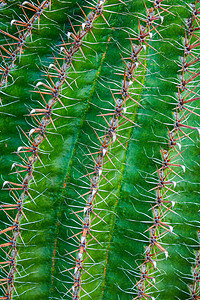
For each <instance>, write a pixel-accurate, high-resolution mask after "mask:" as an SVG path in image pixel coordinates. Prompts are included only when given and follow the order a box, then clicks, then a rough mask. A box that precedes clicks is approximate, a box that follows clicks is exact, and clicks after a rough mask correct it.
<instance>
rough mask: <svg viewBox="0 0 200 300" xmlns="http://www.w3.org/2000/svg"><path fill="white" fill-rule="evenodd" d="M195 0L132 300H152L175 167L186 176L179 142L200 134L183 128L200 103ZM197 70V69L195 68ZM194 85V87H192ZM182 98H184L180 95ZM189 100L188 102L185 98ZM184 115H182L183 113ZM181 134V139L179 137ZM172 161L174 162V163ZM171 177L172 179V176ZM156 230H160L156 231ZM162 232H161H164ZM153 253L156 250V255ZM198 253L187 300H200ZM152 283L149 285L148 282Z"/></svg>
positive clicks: (197, 11)
mask: <svg viewBox="0 0 200 300" xmlns="http://www.w3.org/2000/svg"><path fill="white" fill-rule="evenodd" d="M197 6H198V1H196V2H195V4H191V8H192V15H191V17H190V18H188V19H187V20H186V26H185V38H184V54H183V57H182V58H181V69H180V72H181V75H180V83H179V84H178V86H177V88H178V93H177V97H178V104H177V105H176V107H175V109H174V110H175V112H174V117H175V123H174V127H173V129H172V130H169V129H168V128H167V130H168V134H169V143H168V147H169V148H170V149H169V150H165V149H162V148H161V150H160V152H161V157H162V162H161V164H162V166H161V167H160V168H158V167H157V171H155V172H154V173H153V174H155V173H157V174H158V179H159V182H158V183H157V184H156V187H154V188H152V189H151V190H150V191H154V190H155V191H156V203H155V205H154V206H153V207H152V208H151V210H152V212H153V225H152V226H150V227H149V228H148V229H147V230H146V231H149V232H150V241H149V245H148V246H147V247H146V248H145V253H144V256H145V261H144V262H143V263H142V264H141V265H140V266H139V267H138V269H139V270H140V272H141V273H140V280H139V281H137V283H136V284H135V286H134V287H136V288H137V296H136V297H135V298H133V299H149V298H151V299H155V298H154V297H153V296H151V293H152V292H151V288H152V287H155V277H154V276H152V275H154V273H155V270H156V269H157V263H156V260H157V255H158V254H159V253H160V252H164V253H165V256H166V259H167V257H168V252H167V250H166V249H165V248H163V247H162V246H161V245H160V241H161V237H162V236H164V235H166V234H167V233H170V234H171V233H173V227H172V226H170V225H169V224H167V223H166V222H165V221H164V220H163V219H164V218H165V217H166V215H167V214H168V212H171V213H172V212H173V213H175V212H174V211H173V210H172V209H173V207H174V205H175V202H174V201H170V200H169V197H170V195H168V193H170V192H171V193H176V192H175V187H176V181H174V180H173V179H174V177H179V178H182V177H181V176H180V175H179V174H178V173H177V171H176V169H177V168H182V170H183V173H185V169H186V168H185V166H184V165H181V164H180V163H176V160H177V159H179V158H180V157H181V158H183V157H182V154H183V152H185V150H184V151H181V141H182V140H183V139H185V138H188V139H190V140H191V141H193V140H192V139H191V137H190V134H191V133H192V132H193V131H194V130H196V131H198V133H199V134H200V128H198V127H193V126H189V125H188V124H187V125H185V124H184V123H185V122H186V123H188V119H189V117H190V115H192V114H194V115H196V116H199V115H198V114H197V113H196V112H195V108H194V107H192V108H191V107H188V106H186V105H188V104H190V103H191V102H194V101H196V100H199V99H200V97H199V95H198V94H197V93H196V91H195V89H196V87H197V86H195V81H194V80H195V79H196V78H197V77H198V76H199V72H196V71H193V70H190V68H189V67H191V66H194V67H195V64H197V63H198V62H199V57H198V56H197V54H196V53H193V52H192V50H193V49H195V50H196V49H197V47H199V46H200V43H198V41H199V37H198V36H196V34H195V33H196V31H198V30H199V29H200V28H199V23H198V22H199V21H200V19H199V18H198V14H200V10H199V9H198V8H197ZM197 69H198V67H197ZM193 82H194V85H192V84H193ZM183 95H184V96H183ZM187 98H189V99H187ZM184 110H185V112H186V113H187V114H186V115H185V113H184ZM180 112H181V113H182V117H181V118H180V116H179V113H180ZM184 129H190V130H191V132H190V133H186V132H185V130H184ZM180 134H181V136H180ZM174 160H175V161H174ZM155 162H156V163H160V161H159V160H157V159H156V160H155ZM172 176H173V177H172ZM159 228H160V231H162V232H159ZM163 230H164V231H163ZM156 250H158V251H157V252H156ZM198 259H199V252H198V251H196V265H195V267H194V268H193V279H194V283H193V284H192V285H190V286H189V290H190V298H189V299H199V295H200V294H199V286H198V281H197V278H199V262H198ZM150 280H152V282H151V281H150Z"/></svg>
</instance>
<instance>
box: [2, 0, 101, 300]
mask: <svg viewBox="0 0 200 300" xmlns="http://www.w3.org/2000/svg"><path fill="white" fill-rule="evenodd" d="M105 2H106V0H104V1H98V2H97V5H96V6H95V7H93V8H92V11H91V13H90V14H89V16H88V17H86V19H85V22H84V23H83V24H81V26H80V29H79V32H78V33H76V32H75V30H74V28H73V26H72V30H73V32H70V33H68V34H67V36H68V41H69V42H64V40H63V44H62V45H61V46H60V55H59V57H57V58H56V57H55V59H54V63H53V64H50V65H49V68H48V70H47V71H46V75H47V78H48V83H43V82H41V81H39V82H38V83H37V84H36V88H37V87H39V86H42V87H43V89H42V90H38V91H36V92H37V93H38V94H40V96H41V98H42V100H43V101H44V106H43V107H42V108H38V109H36V108H35V109H32V110H31V111H30V116H31V117H32V118H33V119H34V121H35V122H36V123H37V127H34V128H32V129H31V130H30V131H29V133H28V134H26V133H25V132H24V131H23V130H22V133H23V134H24V136H25V137H26V138H27V146H20V147H18V149H17V155H18V157H19V158H20V159H21V163H14V164H13V165H12V169H13V168H15V169H16V172H15V173H16V174H17V175H18V179H20V181H21V182H20V183H15V182H10V181H5V182H4V183H3V188H4V189H7V190H9V191H10V193H11V197H12V198H13V199H14V201H15V204H3V205H1V210H3V211H4V212H5V213H6V215H7V217H8V219H9V221H10V222H11V225H10V226H9V227H8V228H6V229H4V230H1V231H0V234H4V237H5V239H6V240H8V241H7V242H6V243H4V244H1V245H0V248H1V250H2V251H3V252H4V254H5V256H6V259H5V261H4V262H1V263H0V264H1V268H2V270H3V273H4V278H3V279H0V282H1V285H2V287H3V290H4V296H2V297H0V299H11V297H12V292H13V289H15V287H14V274H15V273H16V272H17V264H16V258H17V255H18V250H17V239H19V238H21V239H22V237H21V229H20V220H21V219H22V218H23V217H24V218H26V215H25V213H24V211H23V208H24V204H25V201H26V198H27V196H28V197H29V198H30V199H31V200H32V201H34V199H33V198H32V196H31V194H30V192H29V189H30V184H31V181H32V180H33V179H34V177H33V172H34V165H35V163H36V161H40V163H41V164H42V165H43V163H42V160H41V158H40V149H39V148H40V145H41V143H42V142H43V141H44V140H47V142H48V143H49V144H50V142H49V140H48V138H47V132H46V129H47V126H48V125H50V124H52V125H53V127H54V128H55V124H54V120H53V108H54V107H55V105H56V103H60V104H61V105H62V106H63V107H65V106H64V104H63V103H62V101H61V99H60V98H61V94H60V92H61V88H62V86H63V85H64V84H65V83H67V76H68V73H69V70H70V68H71V67H72V61H73V57H74V55H75V53H76V52H77V51H79V50H80V51H81V45H82V43H83V39H84V37H85V36H86V35H87V34H88V33H89V32H90V31H91V30H92V27H93V22H94V21H95V20H96V19H97V18H98V17H99V16H102V15H103V6H104V3H105ZM47 3H48V4H49V1H44V2H43V4H41V8H40V10H39V11H38V14H37V18H38V17H39V16H40V12H41V10H42V9H44V6H45V5H47ZM27 4H29V3H28V2H27V1H25V2H24V3H23V5H27ZM31 7H32V4H31ZM29 33H30V31H29ZM27 34H28V33H27ZM68 44H69V45H70V47H69V48H68ZM20 49H21V48H19V51H20ZM19 51H18V53H19ZM52 69H53V70H54V72H51V70H52ZM67 84H68V83H67ZM23 174H25V175H24V176H23ZM20 191H21V195H20V196H18V193H19V192H20ZM10 210H12V211H13V210H16V211H17V213H16V216H15V218H12V217H11V215H10V214H9V211H10ZM26 219H27V218H26ZM27 221H28V220H27ZM86 224H88V220H86ZM86 231H87V230H86V228H85V229H84V233H85V234H86ZM8 232H10V233H11V235H8Z"/></svg>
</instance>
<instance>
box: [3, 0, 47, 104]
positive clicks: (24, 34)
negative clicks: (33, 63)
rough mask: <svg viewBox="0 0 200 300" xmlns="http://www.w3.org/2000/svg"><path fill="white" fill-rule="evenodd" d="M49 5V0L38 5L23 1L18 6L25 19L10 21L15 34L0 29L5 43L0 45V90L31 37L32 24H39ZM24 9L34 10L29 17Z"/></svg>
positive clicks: (4, 85) (5, 84)
mask: <svg viewBox="0 0 200 300" xmlns="http://www.w3.org/2000/svg"><path fill="white" fill-rule="evenodd" d="M2 3H4V2H2ZM50 6H51V1H50V0H45V1H43V2H42V3H41V4H39V5H38V6H37V5H35V4H33V3H31V2H28V1H24V2H23V3H22V4H21V5H20V7H21V8H22V10H23V13H24V16H25V21H21V20H12V21H11V26H12V25H15V26H16V29H17V33H16V34H15V35H12V34H10V33H8V32H5V31H3V30H1V29H0V32H1V33H2V34H4V35H5V36H6V44H5V45H0V48H1V50H0V55H1V58H2V64H1V66H0V74H1V80H0V90H1V89H2V87H6V86H7V83H8V77H9V75H10V71H11V70H12V69H13V68H14V66H15V62H16V59H17V57H18V56H19V57H21V55H22V53H23V49H24V47H25V43H26V41H27V38H28V37H29V36H30V37H31V31H32V29H33V27H34V24H35V23H36V21H38V25H39V20H40V17H41V16H42V14H43V13H44V10H45V8H47V7H50ZM26 10H29V11H31V12H34V15H33V16H32V17H31V18H30V19H29V18H28V16H27V13H26ZM8 39H9V40H10V39H11V40H12V41H13V42H8ZM0 101H1V100H0Z"/></svg>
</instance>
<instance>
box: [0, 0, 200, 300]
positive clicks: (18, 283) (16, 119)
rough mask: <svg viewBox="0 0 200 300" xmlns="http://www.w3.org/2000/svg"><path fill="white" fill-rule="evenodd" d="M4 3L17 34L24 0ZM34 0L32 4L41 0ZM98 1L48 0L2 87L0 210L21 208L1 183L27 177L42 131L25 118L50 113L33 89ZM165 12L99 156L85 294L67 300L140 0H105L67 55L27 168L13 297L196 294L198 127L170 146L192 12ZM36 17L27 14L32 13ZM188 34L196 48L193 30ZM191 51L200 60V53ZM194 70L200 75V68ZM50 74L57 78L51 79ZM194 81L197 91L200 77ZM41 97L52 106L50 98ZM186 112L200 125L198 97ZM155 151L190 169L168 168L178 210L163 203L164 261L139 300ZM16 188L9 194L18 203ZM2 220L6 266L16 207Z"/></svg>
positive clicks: (6, 22)
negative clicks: (23, 164)
mask: <svg viewBox="0 0 200 300" xmlns="http://www.w3.org/2000/svg"><path fill="white" fill-rule="evenodd" d="M5 2H6V5H5V6H3V7H1V8H0V29H1V30H4V31H6V32H9V33H10V34H12V35H15V34H17V31H16V26H14V24H13V25H12V26H11V24H10V22H11V21H12V20H13V19H20V18H21V19H22V18H23V11H22V10H21V8H20V7H19V4H21V5H23V2H21V1H17V2H16V1H15V2H13V1H5ZM32 3H34V5H38V4H39V1H33V2H32ZM40 3H41V2H40ZM193 3H195V1H193ZM145 4H146V6H147V8H150V7H152V5H153V4H152V2H151V1H145ZM165 5H166V6H165ZM197 5H198V3H197ZM95 6H96V2H95V1H93V2H91V3H90V2H86V1H70V2H68V1H59V0H57V1H56V0H55V1H54V0H52V1H51V9H49V8H47V9H45V10H44V13H43V14H42V15H41V18H40V22H39V26H38V24H37V22H36V23H35V25H34V28H33V29H32V31H31V36H32V38H31V37H30V36H29V37H28V38H27V40H26V42H25V47H24V48H23V51H22V53H21V58H19V57H18V58H17V59H16V62H15V65H14V68H13V69H12V70H11V71H10V75H11V76H10V77H8V84H7V86H3V87H2V88H1V91H0V94H1V101H2V103H1V104H0V174H1V177H0V184H1V185H2V186H3V188H2V190H1V191H0V201H1V203H0V205H5V204H12V203H14V202H16V199H15V198H14V196H13V193H12V190H8V185H6V184H5V182H7V181H8V182H11V183H12V182H17V183H18V184H19V183H20V182H21V179H22V177H21V176H23V177H24V176H25V172H22V173H16V172H15V171H16V169H15V168H14V167H12V166H13V163H15V164H21V161H22V160H21V159H20V155H19V153H18V154H17V149H19V147H20V146H27V145H28V146H30V139H31V134H30V130H31V129H33V128H35V127H37V126H38V123H37V120H36V119H37V117H36V118H35V117H34V114H33V113H31V112H32V111H33V110H34V109H35V110H37V109H38V108H42V107H43V108H44V107H45V104H44V101H43V99H42V97H41V95H40V91H44V90H45V88H44V87H43V86H42V87H41V86H39V85H38V86H37V84H38V83H40V82H45V83H46V84H47V85H48V84H49V83H48V82H50V80H49V77H48V74H53V72H55V74H56V71H55V69H53V68H54V67H52V66H51V64H55V61H56V60H57V61H58V62H59V63H60V64H61V59H60V57H62V55H64V54H63V52H62V50H61V48H62V46H65V45H64V44H66V46H67V48H68V49H69V48H70V47H72V43H71V39H70V38H71V37H70V35H71V33H72V35H73V34H74V32H77V33H78V32H79V30H81V28H82V29H83V28H84V27H83V25H80V24H82V23H83V22H84V20H85V18H86V16H87V17H89V13H90V12H91V8H92V7H93V8H94V7H95ZM161 6H162V7H164V8H165V11H162V10H161V11H162V13H161V15H162V16H164V19H163V20H162V19H161V18H160V16H159V14H158V16H159V18H158V20H156V24H159V26H157V27H156V26H155V27H156V28H155V27H154V26H153V27H151V28H152V33H153V37H152V38H151V37H150V38H148V39H147V40H146V41H147V42H146V43H147V44H146V47H144V48H143V49H142V51H141V52H140V54H139V61H138V68H137V70H136V72H135V74H134V76H135V77H134V78H132V79H130V80H133V84H132V85H131V86H130V91H129V92H130V95H131V96H130V97H131V98H130V97H128V98H127V99H126V101H125V103H124V107H125V109H124V110H123V113H122V116H121V117H120V118H119V120H118V123H117V124H118V125H119V124H120V125H119V126H118V125H117V126H118V127H117V129H116V140H115V141H114V138H113V140H112V139H111V142H110V144H109V146H108V151H107V154H106V155H105V158H104V162H103V171H102V174H101V176H100V180H99V185H98V192H97V194H96V196H95V199H94V201H93V210H92V212H91V224H90V225H91V228H90V230H89V233H88V234H87V248H86V251H85V252H84V256H83V267H82V270H81V289H80V295H79V296H77V298H75V297H74V296H72V294H73V291H74V289H73V286H75V282H76V281H75V276H74V274H75V263H76V260H77V253H78V252H77V251H78V249H79V250H80V248H81V246H80V243H81V232H82V231H83V223H84V221H83V220H84V215H85V211H84V209H85V207H86V203H87V197H88V194H89V193H90V191H91V183H92V177H93V174H94V166H95V160H96V158H97V155H98V154H99V153H100V152H101V151H102V150H101V149H102V147H103V146H102V143H103V139H104V137H105V135H106V134H107V131H108V128H109V122H110V120H111V118H112V116H113V115H112V114H113V111H115V107H116V102H115V101H116V99H118V98H120V95H121V94H120V93H121V90H122V86H123V84H124V81H123V80H124V72H125V70H127V62H128V60H126V59H127V58H128V57H130V55H131V53H132V48H131V43H132V44H134V43H138V41H135V40H134V38H135V37H136V34H137V35H138V24H139V21H138V20H140V22H141V23H142V24H143V25H144V24H145V23H144V21H142V20H143V19H145V18H146V13H147V12H146V9H145V6H144V3H143V1H141V0H136V1H127V2H126V3H123V2H121V1H118V0H109V1H106V2H105V4H104V10H103V13H102V15H101V16H100V17H98V18H97V19H96V20H95V21H94V24H93V28H92V30H91V32H88V33H87V35H85V37H84V39H83V42H82V45H81V49H79V51H77V52H76V53H75V54H74V56H73V60H72V63H71V67H70V69H69V71H67V76H66V81H65V82H64V84H63V85H62V87H61V89H60V91H59V92H60V95H59V99H60V102H59V101H58V102H57V103H56V105H55V106H54V107H53V109H52V111H53V113H52V119H53V122H51V123H50V124H49V125H48V126H47V129H46V132H45V134H46V137H47V138H46V139H45V140H44V141H43V142H42V143H41V144H40V146H39V157H40V159H39V160H37V161H36V163H34V172H33V177H32V179H31V181H30V183H29V192H30V195H31V197H28V196H26V198H25V201H24V204H23V205H24V209H23V212H24V215H23V218H22V219H21V221H20V236H19V237H18V239H17V250H18V255H17V272H16V273H15V275H14V277H15V280H14V290H13V295H12V298H13V299H14V298H17V299H33V300H34V299H73V300H75V299H95V300H108V299H110V300H119V299H120V300H123V299H124V300H125V299H160V300H167V299H168V300H173V299H180V300H182V299H198V298H192V297H191V293H190V292H189V288H188V285H189V284H193V277H192V267H194V265H195V263H196V262H195V252H194V250H198V249H199V240H198V238H197V236H198V230H199V209H200V208H199V184H200V181H199V176H198V174H199V154H200V153H199V146H200V145H199V135H198V130H188V128H186V130H185V132H187V133H189V132H191V133H190V134H189V138H187V137H185V138H183V139H181V150H180V149H179V148H178V147H176V150H174V148H171V150H170V148H169V135H168V129H169V130H172V129H173V126H174V122H175V121H174V115H173V113H174V112H175V107H176V104H177V94H176V93H177V91H178V89H177V85H178V84H179V83H180V78H179V75H180V73H181V72H180V69H181V67H180V66H181V57H182V56H183V55H184V51H185V50H184V38H185V30H184V28H185V26H186V25H185V20H186V18H189V17H190V16H191V11H192V10H191V7H190V1H188V0H187V1H177V0H171V1H164V0H163V1H162V2H161ZM83 11H84V13H85V15H84V14H83ZM169 11H170V13H169ZM155 12H156V13H157V11H156V10H155ZM32 14H33V13H32V12H31V11H28V16H29V15H30V17H31V16H32ZM69 20H70V21H69ZM161 20H162V21H163V22H161ZM199 22H200V21H199ZM70 23H71V24H70ZM81 26H82V27H81ZM69 32H70V34H68V33H69ZM195 34H196V37H195V38H196V39H197V42H198V39H199V31H198V30H197V31H196V32H195ZM5 43H12V38H10V37H8V36H6V38H5V35H3V34H2V33H1V36H0V45H5ZM13 47H14V46H13ZM1 49H2V48H1ZM2 51H3V50H2ZM194 51H195V55H196V56H198V55H199V47H197V48H195V50H194ZM2 53H4V52H2ZM4 54H5V53H4ZM55 58H56V59H55ZM122 58H123V59H122ZM0 59H1V60H2V55H1V57H0ZM124 62H126V63H124ZM2 66H3V62H2ZM192 68H193V69H192V71H193V72H197V71H198V70H199V63H198V62H197V64H195V65H194V67H192ZM52 69H53V71H52ZM52 78H53V82H54V83H55V82H56V80H57V79H56V76H55V77H53V76H52ZM126 80H127V79H126ZM193 82H194V83H193ZM125 83H126V82H125ZM192 84H194V86H195V89H194V91H195V93H196V95H198V93H199V79H198V77H197V78H195V79H194V80H193V81H192ZM44 97H45V99H46V101H49V99H50V98H51V95H50V94H44ZM63 106H64V107H63ZM192 107H193V108H194V107H195V109H194V111H195V112H196V113H197V114H196V115H195V114H193V113H191V115H190V117H189V119H188V121H186V122H185V123H184V124H187V126H193V127H195V128H199V127H200V126H199V124H200V122H199V115H198V111H199V110H198V107H199V101H195V102H192ZM185 114H187V112H185ZM123 116H125V117H126V119H125V118H124V117H123ZM184 129H185V128H184ZM161 149H166V150H167V151H171V152H170V153H171V155H172V156H175V155H177V154H178V153H179V152H181V155H180V154H179V155H178V156H177V158H176V160H175V163H176V164H179V165H181V166H182V165H184V166H185V172H184V171H183V168H181V167H178V168H176V169H175V170H176V173H173V172H171V173H170V176H171V177H170V178H171V180H173V181H175V182H176V186H174V187H173V186H170V188H171V190H170V191H169V192H168V193H167V196H168V197H169V198H167V199H168V200H169V199H170V201H174V202H175V206H173V207H171V206H169V205H168V206H166V207H170V209H168V210H167V213H166V216H165V217H164V221H163V222H165V223H167V224H170V225H171V226H173V232H172V233H169V232H166V233H165V234H163V236H162V239H161V242H160V243H161V245H162V247H163V248H164V249H166V251H167V252H168V257H167V258H166V257H165V255H164V252H163V251H159V253H158V254H157V255H156V266H157V268H152V269H151V270H150V271H149V272H150V276H153V277H154V278H155V282H153V281H151V279H149V281H150V282H152V283H151V284H150V288H148V289H147V290H146V293H147V296H140V298H139V297H138V281H139V280H140V278H141V264H143V261H144V249H145V248H144V247H145V246H148V245H149V238H150V234H149V231H147V229H148V228H149V227H150V226H151V225H152V222H153V213H152V206H154V205H155V197H156V193H155V189H153V190H152V188H155V186H156V184H157V182H158V180H159V178H158V171H157V170H158V169H159V168H160V167H161V165H162V160H161ZM26 155H27V157H28V154H26V153H25V156H23V155H22V157H26ZM11 167H12V170H11ZM20 170H21V169H20ZM21 193H22V192H21V190H17V191H16V195H18V197H20V195H21ZM1 207H2V206H1ZM8 214H9V215H8ZM0 215H1V217H0V219H1V227H0V230H1V235H0V238H1V242H0V245H1V248H2V249H3V250H5V251H2V252H1V256H0V257H1V260H0V262H2V261H5V260H6V259H8V258H7V257H8V256H6V251H7V249H9V247H7V248H3V247H2V244H4V243H6V241H7V240H8V239H9V236H11V233H12V232H13V231H14V230H12V231H8V232H7V233H8V236H6V235H5V234H2V231H3V230H5V229H6V228H7V227H9V226H10V223H11V221H12V220H14V218H15V215H16V210H10V211H7V213H5V211H3V209H2V210H1V211H0ZM11 218H12V220H11ZM161 232H164V230H163V228H162V229H161ZM196 269H198V265H197V267H196ZM0 272H1V273H0V274H1V277H0V279H3V278H5V274H6V271H5V269H4V267H3V268H1V270H0ZM195 284H196V283H195ZM197 285H199V281H198V280H197ZM195 286H196V285H195ZM4 287H6V285H5V284H2V285H1V294H0V299H9V298H1V297H3V296H4V295H5V289H4ZM147 287H149V285H148V284H147ZM79 297H80V298H79Z"/></svg>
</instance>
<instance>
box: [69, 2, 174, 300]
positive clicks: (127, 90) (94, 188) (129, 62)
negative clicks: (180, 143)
mask: <svg viewBox="0 0 200 300" xmlns="http://www.w3.org/2000/svg"><path fill="white" fill-rule="evenodd" d="M160 2H161V1H159V3H157V4H156V3H155V4H154V7H152V8H150V9H147V7H146V6H145V8H146V12H147V17H146V19H145V20H143V21H144V22H145V23H146V24H145V26H143V25H141V24H140V21H139V20H138V28H139V34H137V36H136V37H134V38H132V37H130V41H131V55H130V56H129V57H127V58H122V59H123V62H124V64H125V67H124V73H123V74H121V75H123V77H124V78H123V81H122V87H121V90H119V91H116V90H115V91H113V92H112V89H111V94H112V97H113V100H114V105H115V108H114V111H113V112H111V113H107V114H101V116H102V117H103V119H104V121H105V122H106V126H107V129H106V132H105V135H104V136H103V137H102V138H100V137H99V136H98V134H97V133H96V131H95V134H96V136H97V138H98V141H99V143H100V148H99V151H98V152H95V153H93V154H91V153H90V155H92V159H93V161H94V171H93V172H92V173H90V174H87V175H86V176H89V179H90V183H91V184H90V189H89V191H88V192H87V193H85V194H83V195H81V196H80V197H82V198H83V199H84V200H85V202H86V206H85V207H84V209H83V210H82V211H81V212H83V217H82V218H81V217H80V216H79V215H78V213H80V211H79V212H77V213H75V212H74V214H75V215H76V217H77V218H78V219H79V221H80V222H81V223H82V230H81V232H79V233H77V234H74V235H73V236H72V237H70V238H74V237H76V238H77V240H78V244H79V247H78V249H77V250H74V251H73V252H71V253H74V252H77V256H76V258H74V257H73V256H72V254H71V253H69V255H70V256H72V257H73V258H74V259H75V267H73V269H74V274H72V273H71V269H67V271H68V272H69V273H70V274H71V276H73V280H74V284H73V286H72V288H71V289H70V290H68V292H70V291H71V293H72V299H73V300H78V299H80V292H81V290H83V292H85V293H86V291H85V290H84V289H83V283H82V282H81V277H82V275H83V274H84V273H85V272H87V270H86V269H85V267H84V261H85V260H86V259H87V257H90V255H89V253H88V249H87V248H88V244H89V242H90V241H91V240H92V239H95V240H96V241H97V239H96V238H95V237H94V236H93V235H92V233H91V223H92V221H93V220H94V219H95V218H96V217H98V218H99V219H101V218H100V217H99V215H97V214H96V213H95V209H94V203H95V198H96V196H97V195H98V196H99V197H100V198H101V199H102V197H101V195H100V192H99V184H100V182H101V180H102V178H103V177H104V176H103V166H104V164H105V163H106V162H108V161H110V162H111V163H112V160H111V158H110V156H109V151H108V149H109V148H110V146H111V145H113V144H114V143H116V142H118V143H119V144H120V145H122V143H121V142H120V136H118V133H117V129H118V128H120V126H121V125H122V124H124V123H126V122H130V123H132V124H133V126H135V125H136V126H138V125H137V124H135V123H134V122H133V121H132V120H130V119H128V118H127V117H126V115H125V113H126V104H127V103H126V102H127V101H128V100H131V101H133V102H134V103H135V104H138V105H140V106H141V104H140V103H138V102H137V101H136V100H135V99H134V98H133V95H132V92H133V90H132V86H133V84H134V81H136V82H138V83H139V84H141V85H142V83H141V82H139V81H138V79H137V78H138V76H137V73H136V71H137V69H138V68H139V67H142V68H143V70H144V68H145V67H144V65H143V61H142V60H141V59H140V52H141V51H142V50H146V46H149V40H150V39H151V38H152V31H154V30H155V31H157V29H156V28H157V27H158V26H159V25H160V24H161V23H162V22H163V17H162V16H161V13H162V8H161V4H160ZM163 11H164V10H163ZM157 21H158V22H157ZM133 40H134V41H135V42H132V41H133ZM115 94H117V95H120V96H119V97H118V98H116V97H115ZM93 155H97V157H94V156H93ZM105 160H106V162H105ZM112 164H113V163H112ZM85 196H86V197H87V199H85ZM102 200H103V199H102ZM155 213H156V208H155ZM92 214H93V215H94V217H93V219H92ZM102 221H103V220H102ZM153 230H154V229H153V228H152V231H151V232H152V233H153ZM167 230H168V229H167ZM89 235H90V236H91V239H90V240H89V241H88V237H89ZM97 242H98V241H97ZM98 243H99V242H98ZM152 245H159V244H158V242H157V241H156V240H155V241H154V240H153V236H152ZM159 247H160V248H161V249H162V251H165V250H164V249H163V248H162V247H161V246H160V245H159ZM149 251H150V248H148V249H147V252H148V255H147V259H148V261H151V262H153V259H152V258H151V254H150V252H149ZM84 253H85V255H86V257H85V256H84ZM153 264H154V262H153ZM144 267H145V265H143V267H142V268H144ZM146 272H147V270H145V272H144V279H145V278H146V279H147V278H148V276H147V277H145V274H146ZM147 280H148V279H147ZM143 283H144V281H143V282H142V287H143ZM138 286H141V285H140V283H138ZM142 287H141V290H140V292H141V293H140V298H141V295H142ZM68 292H67V293H68ZM143 292H144V291H143ZM144 293H145V292H144Z"/></svg>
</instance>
